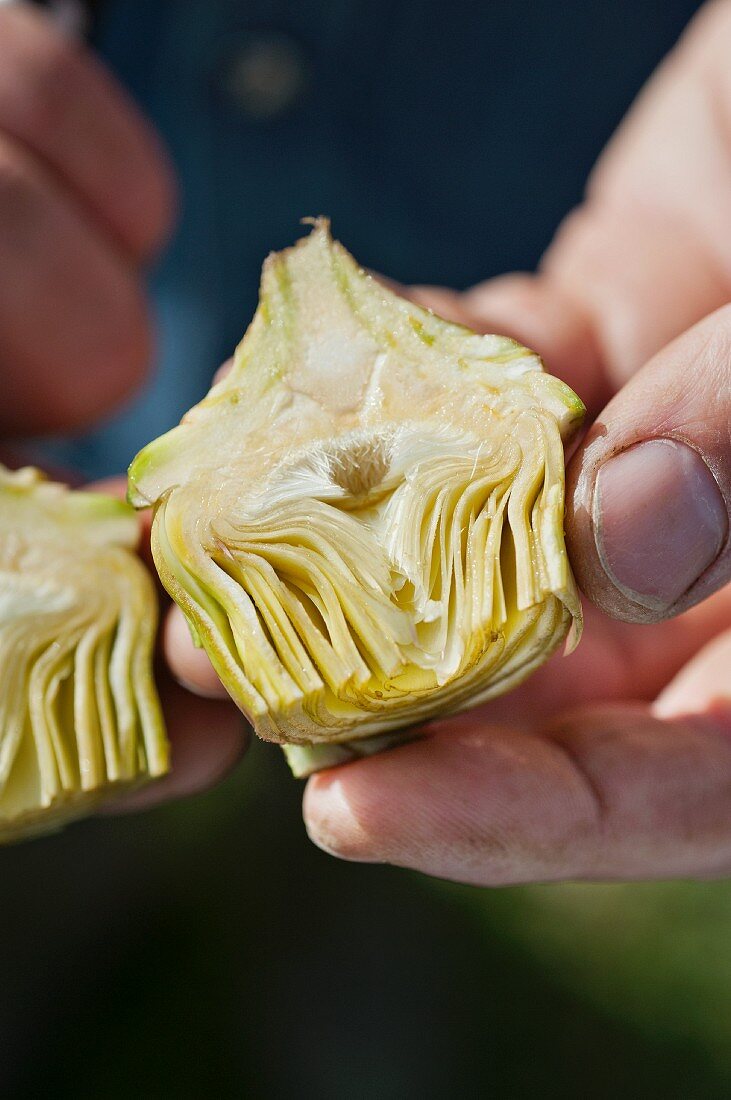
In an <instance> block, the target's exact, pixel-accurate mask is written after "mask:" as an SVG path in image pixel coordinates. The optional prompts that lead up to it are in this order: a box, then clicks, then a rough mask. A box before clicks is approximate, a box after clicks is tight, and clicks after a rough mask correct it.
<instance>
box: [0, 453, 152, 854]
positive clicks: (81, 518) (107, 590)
mask: <svg viewBox="0 0 731 1100" xmlns="http://www.w3.org/2000/svg"><path fill="white" fill-rule="evenodd" d="M137 538H138V525H137V519H136V517H135V514H134V511H133V510H132V509H131V508H130V507H129V505H127V504H125V503H124V502H123V501H120V500H115V499H114V498H113V497H109V496H105V495H102V494H100V493H86V492H72V491H70V490H69V489H67V488H66V486H64V485H58V484H55V483H52V482H48V481H46V480H45V479H44V478H43V475H42V474H41V473H40V472H39V471H38V470H35V469H32V468H30V467H26V468H25V469H22V470H18V471H16V472H14V473H11V472H10V471H9V470H6V469H5V468H4V467H2V466H0V843H2V842H7V841H12V840H18V839H21V838H22V837H24V836H28V835H32V834H35V833H42V832H48V831H51V830H53V829H55V828H57V827H59V826H60V825H62V824H64V823H65V822H66V821H69V820H71V819H73V818H76V817H80V816H82V815H83V814H85V813H88V812H90V811H91V810H93V809H94V808H95V807H96V806H97V804H98V803H99V802H100V801H101V800H102V799H103V798H104V796H106V795H109V794H111V793H117V792H118V791H120V790H122V789H124V788H126V787H131V786H136V785H137V784H138V783H140V782H142V781H143V780H145V779H147V778H150V777H152V776H158V775H162V774H163V773H164V772H165V771H166V770H167V766H168V747H167V740H166V737H165V731H164V726H163V721H162V715H161V712H160V705H159V702H158V698H157V694H156V690H155V686H154V682H153V678H152V650H153V645H154V639H155V627H156V604H157V600H156V594H155V591H154V585H153V583H152V579H151V578H150V576H149V574H148V572H147V570H146V569H145V567H144V566H143V565H142V563H141V562H140V561H139V560H138V558H137V557H136V555H135V553H134V547H135V545H136V542H137Z"/></svg>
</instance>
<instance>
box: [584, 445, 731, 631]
mask: <svg viewBox="0 0 731 1100" xmlns="http://www.w3.org/2000/svg"><path fill="white" fill-rule="evenodd" d="M594 525H595V532H596V534H595V538H596V545H597V551H598V553H599V559H600V561H601V563H602V566H603V567H604V570H605V572H606V573H607V575H608V576H609V579H610V580H611V581H612V583H613V584H614V585H615V586H616V587H617V588H618V589H619V590H620V591H621V592H623V593H624V595H625V596H627V597H628V598H629V599H631V600H632V601H633V602H634V603H638V604H640V605H641V606H643V607H647V608H650V609H651V610H654V611H664V610H666V609H667V608H670V607H672V605H673V604H674V603H676V601H677V600H679V599H680V597H681V596H682V595H683V594H684V593H685V592H687V591H688V589H689V588H690V587H691V585H693V584H694V583H695V581H697V580H698V578H699V577H700V576H701V574H702V573H703V572H704V571H705V570H706V569H707V568H708V566H709V565H711V564H712V562H714V561H715V559H716V558H717V557H718V554H719V552H720V550H721V547H722V546H723V544H724V541H725V539H726V533H727V530H728V516H727V513H726V507H725V505H724V502H723V498H722V497H721V493H720V490H719V488H718V485H717V484H716V481H715V478H714V477H713V474H712V473H711V471H710V470H709V469H708V467H707V466H706V464H705V462H704V461H703V459H702V458H701V457H700V455H699V454H698V453H697V452H696V451H694V450H693V449H692V448H691V447H688V446H687V445H686V444H685V443H680V442H678V441H677V440H674V439H651V440H648V441H647V442H645V443H638V444H636V445H635V446H634V447H631V448H630V449H629V450H627V451H623V452H622V453H621V454H618V455H615V456H614V457H613V458H610V459H609V460H608V461H607V462H605V463H604V465H603V466H601V467H600V469H599V472H598V474H597V478H596V486H595V494H594Z"/></svg>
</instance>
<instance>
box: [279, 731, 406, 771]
mask: <svg viewBox="0 0 731 1100" xmlns="http://www.w3.org/2000/svg"><path fill="white" fill-rule="evenodd" d="M421 736H422V733H421V729H420V728H419V727H416V726H410V727H407V728H406V729H401V730H391V731H390V732H389V733H382V734H377V735H376V736H375V737H364V738H362V739H361V740H359V741H342V742H340V743H338V744H329V745H327V744H322V745H283V746H282V749H283V751H284V755H285V757H286V758H287V763H288V764H289V767H290V770H291V772H292V775H294V777H295V778H296V779H306V778H307V776H308V775H314V774H315V772H321V771H324V770H325V769H326V768H335V767H337V766H338V765H339V764H349V763H350V762H351V761H352V760H362V759H364V757H366V756H375V755H376V753H379V752H386V751H387V750H388V749H395V748H398V746H399V745H406V744H408V742H409V741H416V740H418V739H419V738H420V737H421Z"/></svg>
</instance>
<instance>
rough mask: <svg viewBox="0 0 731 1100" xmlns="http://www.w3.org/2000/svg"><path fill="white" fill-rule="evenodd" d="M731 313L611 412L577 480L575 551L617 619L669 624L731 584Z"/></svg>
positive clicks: (578, 460)
mask: <svg viewBox="0 0 731 1100" xmlns="http://www.w3.org/2000/svg"><path fill="white" fill-rule="evenodd" d="M730 511H731V306H725V307H724V308H723V309H720V310H718V311H717V312H716V313H713V314H711V315H710V316H709V317H706V318H705V320H703V321H701V322H700V324H698V325H695V326H694V327H693V328H692V329H689V330H688V331H687V332H686V333H684V334H683V335H682V336H681V337H679V338H678V339H677V340H675V341H673V343H672V344H669V345H668V346H667V347H666V348H664V349H663V350H662V351H661V352H659V353H658V354H657V355H656V356H655V357H654V358H653V359H651V360H650V362H649V363H648V364H647V365H646V366H645V367H643V368H642V369H641V370H640V371H639V372H638V373H637V374H636V375H635V376H634V377H633V378H632V379H631V380H630V382H628V384H627V385H626V386H625V387H624V388H623V389H622V390H621V391H620V392H619V393H618V394H617V395H616V397H614V398H613V400H612V401H610V403H609V404H608V405H607V407H606V408H605V410H604V412H603V413H602V414H601V415H600V416H599V417H598V419H597V420H596V422H595V423H594V425H593V427H592V429H591V431H590V432H589V434H588V435H587V437H586V439H585V441H584V443H583V444H582V446H581V447H580V449H579V450H578V451H577V453H576V455H575V456H574V458H573V460H572V462H571V464H570V467H569V473H568V492H567V518H566V523H567V534H568V542H569V553H570V555H571V559H572V564H573V566H574V570H575V572H576V575H577V579H578V581H579V584H580V585H581V587H582V589H583V590H584V592H585V593H586V595H587V596H589V598H590V599H591V600H593V601H594V603H596V604H598V606H599V607H601V608H602V609H603V610H604V611H606V612H607V613H608V614H610V615H612V616H613V617H614V618H617V619H624V620H626V621H628V622H646V623H647V622H657V621H659V620H661V619H667V618H670V617H671V616H673V615H676V614H678V613H679V612H681V611H685V610H686V609H687V608H689V607H692V606H693V605H694V604H696V603H699V602H700V601H701V600H703V599H705V598H706V597H707V596H710V595H711V594H712V593H713V592H715V591H717V590H718V589H719V588H721V587H722V586H723V585H725V584H726V583H727V582H728V581H729V580H731V546H730V545H729V512H730Z"/></svg>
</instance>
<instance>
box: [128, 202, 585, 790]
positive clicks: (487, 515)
mask: <svg viewBox="0 0 731 1100" xmlns="http://www.w3.org/2000/svg"><path fill="white" fill-rule="evenodd" d="M583 413H584V407H583V405H582V403H581V402H580V401H579V399H578V398H577V397H576V396H575V394H574V393H572V391H571V390H570V389H569V388H568V387H567V386H566V385H564V384H563V383H562V382H559V381H558V380H557V379H555V378H552V377H551V376H550V375H547V374H545V373H543V371H542V364H541V361H540V359H538V357H537V356H536V355H534V354H533V353H532V352H530V351H528V350H527V349H526V348H523V347H521V346H520V345H519V344H516V343H515V342H514V341H512V340H509V339H507V338H505V337H501V336H477V335H475V334H474V333H472V332H470V331H468V330H467V329H465V328H462V327H461V326H458V325H454V324H450V323H448V322H446V321H444V320H442V319H441V318H439V317H437V316H435V315H434V314H432V313H431V312H429V311H426V310H423V309H420V308H419V307H418V306H415V305H412V304H411V303H410V302H408V301H405V300H404V299H402V298H400V297H398V296H397V295H395V294H393V293H392V292H391V291H390V290H387V289H385V288H384V287H383V286H382V285H381V284H380V283H379V282H377V281H376V280H374V279H373V278H371V277H370V276H369V275H367V274H366V273H365V272H364V271H362V270H361V269H360V268H359V267H358V266H357V265H356V263H355V261H354V260H353V258H352V257H351V256H350V255H349V254H348V253H347V252H346V251H345V249H344V248H343V247H342V246H341V245H339V244H337V243H336V242H333V240H332V239H331V237H330V234H329V229H328V226H327V223H326V222H324V221H322V220H320V221H318V222H317V223H315V228H314V231H313V232H312V233H311V234H310V235H309V236H308V237H307V238H305V239H304V240H302V241H300V242H299V243H298V244H297V245H296V246H295V247H294V248H291V249H288V250H286V251H284V252H282V253H279V254H273V255H271V256H270V257H269V259H268V260H267V262H266V264H265V267H264V274H263V280H262V286H261V298H260V303H259V308H258V310H257V312H256V315H255V317H254V320H253V323H252V325H251V327H250V328H249V331H248V332H247V334H246V336H245V338H244V340H243V342H242V343H241V345H240V346H239V348H238V350H237V352H236V356H235V359H234V364H233V368H232V370H231V371H230V373H229V374H228V375H227V376H226V377H225V378H224V379H223V380H222V381H220V382H219V383H218V384H217V385H215V386H214V387H213V388H212V390H211V391H210V393H209V394H208V396H207V397H206V398H205V399H204V400H203V401H202V402H201V403H200V404H199V405H197V406H196V407H195V408H194V409H192V410H191V411H190V412H189V413H188V414H187V415H186V416H185V418H184V420H183V422H182V424H181V425H180V426H179V427H177V428H174V429H173V430H172V431H170V432H168V433H167V434H166V435H164V436H162V437H161V438H160V439H158V440H156V441H155V442H153V443H151V444H150V445H149V446H148V447H146V448H145V449H144V450H143V451H142V452H141V453H140V454H139V455H138V456H137V458H136V459H135V461H134V463H133V464H132V466H131V468H130V500H131V501H132V502H133V503H134V504H135V505H136V506H137V507H145V506H147V505H153V506H154V507H155V518H154V523H153V529H152V547H153V553H154V556H155V562H156V564H157V567H158V570H159V572H160V576H161V578H162V581H163V584H164V585H165V587H166V588H167V590H168V592H169V593H170V595H171V596H172V597H173V599H174V600H176V601H177V603H178V604H179V605H180V607H181V608H182V610H183V612H184V613H185V615H186V617H187V620H188V623H189V625H190V627H191V631H192V634H193V638H194V640H195V641H196V642H197V643H198V644H202V645H203V646H204V647H205V649H206V651H207V653H208V655H209V657H210V659H211V661H212V663H213V665H214V667H215V669H216V671H217V672H218V674H219V676H220V677H221V679H222V681H223V683H224V685H225V686H226V688H227V689H228V691H229V692H230V694H231V695H232V697H233V698H234V699H235V701H236V702H237V703H238V705H239V706H240V707H241V709H242V710H243V711H244V713H245V714H246V715H247V716H248V718H249V719H250V721H251V722H252V724H253V725H254V728H255V729H256V732H257V733H258V734H259V736H260V737H263V738H264V739H265V740H269V741H276V742H280V743H284V744H286V745H287V746H289V747H288V750H287V755H288V757H289V761H290V764H291V766H292V768H293V770H294V771H295V773H296V774H299V775H304V774H307V773H308V772H311V771H314V770H317V769H318V768H321V767H325V766H328V765H330V764H334V763H338V762H340V761H343V760H347V759H348V758H349V757H351V756H353V755H363V754H367V753H370V752H373V751H378V750H379V749H381V748H383V747H385V746H386V745H387V744H390V743H392V742H393V740H394V734H393V733H392V732H389V731H394V730H399V729H400V730H402V731H403V730H404V727H408V726H411V725H413V724H414V723H417V722H419V721H421V720H422V719H425V718H427V717H429V716H430V715H433V714H435V713H437V712H438V713H445V712H451V711H457V710H460V709H462V708H464V707H468V706H472V705H474V704H476V703H478V702H481V701H482V700H485V699H489V698H490V697H491V696H494V695H497V694H499V693H500V692H503V691H506V690H507V689H509V688H511V687H513V686H514V685H516V684H517V683H519V682H520V681H521V680H523V679H524V677H526V676H527V675H528V674H529V673H530V672H531V671H532V670H533V669H534V668H536V667H537V666H538V665H539V664H541V663H542V662H543V661H545V660H546V658H547V657H548V656H549V655H550V654H551V653H552V651H553V650H554V649H555V648H556V646H557V645H558V644H559V643H560V642H561V640H562V639H563V638H564V637H565V636H566V634H567V632H568V631H569V627H570V625H571V622H572V620H573V623H574V627H575V629H574V640H575V639H577V638H578V633H579V630H580V625H581V608H580V603H579V599H578V597H577V593H576V589H575V586H574V582H573V578H572V575H571V570H570V567H569V562H568V559H567V555H566V550H565V547H564V537H563V509H564V458H563V447H562V439H563V440H565V439H566V438H567V437H568V436H570V435H571V434H572V433H573V432H574V430H575V429H576V428H577V426H578V425H579V424H580V422H581V419H582V416H583ZM403 735H404V734H403V732H402V734H400V735H399V736H403ZM406 736H408V733H407V734H406Z"/></svg>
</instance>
